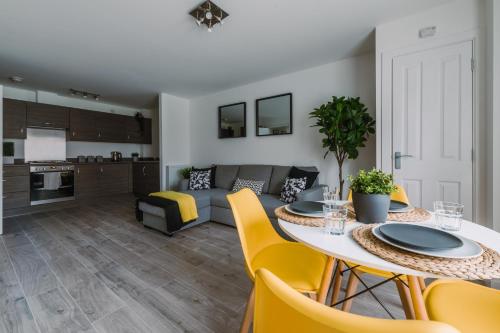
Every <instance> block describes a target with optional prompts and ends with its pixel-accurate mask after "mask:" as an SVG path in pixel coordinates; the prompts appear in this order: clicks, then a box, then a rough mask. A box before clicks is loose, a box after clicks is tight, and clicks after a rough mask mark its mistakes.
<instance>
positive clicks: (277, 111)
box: [255, 93, 292, 136]
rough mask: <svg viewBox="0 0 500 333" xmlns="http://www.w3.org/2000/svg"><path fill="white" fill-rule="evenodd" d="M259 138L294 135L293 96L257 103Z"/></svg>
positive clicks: (284, 95) (271, 98)
mask: <svg viewBox="0 0 500 333" xmlns="http://www.w3.org/2000/svg"><path fill="white" fill-rule="evenodd" d="M255 108H256V120H257V133H256V134H257V136H266V135H282V134H292V94H291V93H288V94H282V95H277V96H271V97H266V98H260V99H258V100H257V101H256V104H255Z"/></svg>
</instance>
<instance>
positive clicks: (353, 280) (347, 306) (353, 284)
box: [342, 271, 360, 312]
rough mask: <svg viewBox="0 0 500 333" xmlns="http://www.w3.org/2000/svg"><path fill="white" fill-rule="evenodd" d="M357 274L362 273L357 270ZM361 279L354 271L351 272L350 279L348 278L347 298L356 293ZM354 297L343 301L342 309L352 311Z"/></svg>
mask: <svg viewBox="0 0 500 333" xmlns="http://www.w3.org/2000/svg"><path fill="white" fill-rule="evenodd" d="M356 274H358V275H359V274H360V272H358V271H356ZM358 283H359V280H358V278H357V277H356V275H354V274H353V273H352V272H351V273H350V274H349V280H347V288H346V290H345V298H347V297H350V296H352V295H354V294H355V293H356V290H357V289H358ZM351 305H352V298H351V299H350V300H347V301H345V302H344V303H342V311H346V312H349V311H351Z"/></svg>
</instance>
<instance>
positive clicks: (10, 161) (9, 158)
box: [3, 156, 14, 164]
mask: <svg viewBox="0 0 500 333" xmlns="http://www.w3.org/2000/svg"><path fill="white" fill-rule="evenodd" d="M3 164H14V156H4V157H3Z"/></svg>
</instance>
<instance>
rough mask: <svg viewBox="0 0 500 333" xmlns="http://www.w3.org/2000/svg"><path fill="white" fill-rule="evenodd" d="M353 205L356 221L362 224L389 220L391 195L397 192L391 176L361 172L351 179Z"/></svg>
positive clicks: (373, 171) (379, 171)
mask: <svg viewBox="0 0 500 333" xmlns="http://www.w3.org/2000/svg"><path fill="white" fill-rule="evenodd" d="M349 180H350V181H351V190H352V204H353V206H354V212H355V213H356V219H357V220H358V221H359V222H362V223H383V222H385V221H386V220H387V214H388V212H389V206H390V204H391V193H392V192H394V191H396V186H395V185H394V183H393V178H392V175H391V174H387V173H384V172H383V171H382V170H377V169H372V170H371V171H368V172H367V171H365V170H360V171H359V173H358V175H357V176H356V177H352V176H350V177H349Z"/></svg>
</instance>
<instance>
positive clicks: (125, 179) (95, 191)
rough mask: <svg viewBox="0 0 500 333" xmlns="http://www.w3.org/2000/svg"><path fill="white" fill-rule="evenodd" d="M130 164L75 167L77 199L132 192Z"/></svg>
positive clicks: (96, 164)
mask: <svg viewBox="0 0 500 333" xmlns="http://www.w3.org/2000/svg"><path fill="white" fill-rule="evenodd" d="M130 176H131V175H130V163H94V164H76V165H75V192H76V197H77V199H85V198H92V197H97V196H103V195H110V194H121V193H128V192H130V191H129V189H130V185H129V184H130Z"/></svg>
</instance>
